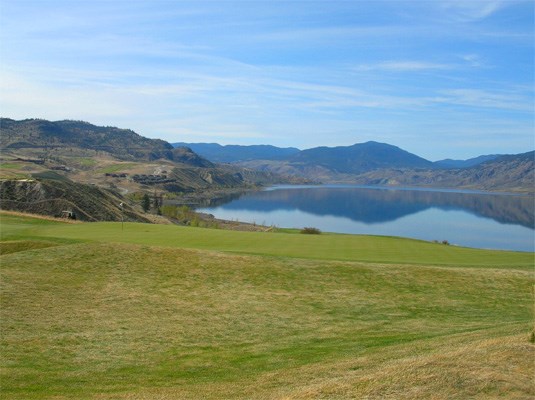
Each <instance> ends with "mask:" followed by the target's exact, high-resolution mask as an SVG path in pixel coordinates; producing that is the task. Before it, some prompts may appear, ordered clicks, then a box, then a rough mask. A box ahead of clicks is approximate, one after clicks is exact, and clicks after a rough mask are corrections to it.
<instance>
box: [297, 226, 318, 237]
mask: <svg viewBox="0 0 535 400" xmlns="http://www.w3.org/2000/svg"><path fill="white" fill-rule="evenodd" d="M301 233H304V234H307V235H319V234H320V233H321V231H320V230H319V229H318V228H312V227H305V228H303V229H301Z"/></svg>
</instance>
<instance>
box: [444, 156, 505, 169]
mask: <svg viewBox="0 0 535 400" xmlns="http://www.w3.org/2000/svg"><path fill="white" fill-rule="evenodd" d="M501 156H502V155H501V154H488V155H484V156H479V157H474V158H469V159H468V160H452V159H451V158H447V159H445V160H439V161H435V162H434V164H435V165H436V166H437V167H438V168H468V167H473V166H475V165H479V164H482V163H484V162H486V161H491V160H495V159H496V158H498V157H501Z"/></svg>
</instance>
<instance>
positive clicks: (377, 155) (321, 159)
mask: <svg viewBox="0 0 535 400" xmlns="http://www.w3.org/2000/svg"><path fill="white" fill-rule="evenodd" d="M289 161H290V162H291V163H292V164H298V165H299V164H300V165H315V166H320V167H324V168H326V169H329V170H332V171H335V172H339V173H346V174H360V173H363V172H367V171H371V170H374V169H380V168H433V163H432V162H431V161H428V160H426V159H424V158H421V157H418V156H417V155H414V154H412V153H409V152H408V151H405V150H402V149H400V148H399V147H396V146H392V145H389V144H386V143H378V142H373V141H371V142H366V143H358V144H354V145H353V146H340V147H316V148H313V149H308V150H303V151H301V152H299V153H297V154H295V155H294V156H292V157H290V158H289Z"/></svg>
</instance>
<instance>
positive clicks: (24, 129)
mask: <svg viewBox="0 0 535 400" xmlns="http://www.w3.org/2000/svg"><path fill="white" fill-rule="evenodd" d="M0 133H1V136H0V149H3V150H23V149H34V150H42V152H51V151H54V150H61V149H63V150H66V151H68V150H69V149H72V148H81V149H87V150H93V151H97V152H102V153H108V154H110V155H112V156H113V157H115V158H117V159H119V160H125V161H140V160H144V161H154V160H159V159H164V160H169V161H175V162H181V163H185V164H188V165H192V166H196V167H213V166H214V165H213V164H212V163H211V162H209V161H208V160H206V159H203V158H202V157H200V156H199V155H197V154H195V153H194V152H193V151H191V150H189V149H185V148H174V147H173V146H172V145H171V144H169V143H167V142H166V141H164V140H160V139H149V138H146V137H143V136H141V135H139V134H137V133H136V132H134V131H132V130H130V129H120V128H116V127H110V126H106V127H103V126H96V125H92V124H90V123H88V122H84V121H70V120H66V121H55V122H52V121H46V120H42V119H26V120H22V121H15V120H12V119H9V118H1V119H0Z"/></svg>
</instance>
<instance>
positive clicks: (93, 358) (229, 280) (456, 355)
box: [0, 216, 535, 399]
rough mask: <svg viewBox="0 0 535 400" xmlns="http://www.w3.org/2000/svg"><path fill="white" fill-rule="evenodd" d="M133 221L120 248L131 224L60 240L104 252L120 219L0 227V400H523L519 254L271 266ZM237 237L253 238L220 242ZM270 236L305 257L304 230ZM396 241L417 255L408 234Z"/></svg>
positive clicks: (524, 298) (525, 312)
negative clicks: (1, 250)
mask: <svg viewBox="0 0 535 400" xmlns="http://www.w3.org/2000/svg"><path fill="white" fill-rule="evenodd" d="M150 228H153V226H151V225H135V224H132V225H130V224H129V225H127V226H125V231H124V233H122V234H123V235H124V236H123V237H122V240H125V241H126V240H127V239H128V240H129V241H135V240H138V238H137V236H136V235H134V232H133V231H134V229H135V230H138V231H141V232H140V234H145V236H146V239H147V242H148V244H143V245H142V244H131V243H99V242H78V243H76V242H75V241H73V240H80V239H88V238H92V239H95V237H96V236H95V235H99V236H101V235H104V237H101V239H102V240H104V241H105V242H106V241H107V238H106V235H109V237H112V236H111V233H109V232H110V231H112V232H113V234H114V235H115V236H117V235H118V234H121V231H120V224H115V225H113V224H76V225H72V224H71V225H66V224H58V223H56V222H52V221H46V220H30V219H27V218H23V217H16V216H10V217H7V216H3V217H2V234H3V236H4V237H5V238H10V239H11V240H10V241H8V242H7V243H6V242H4V243H5V244H7V247H6V248H8V249H9V250H10V251H8V252H6V254H4V255H2V256H1V267H2V268H1V279H0V284H1V290H2V292H1V293H2V296H1V298H0V299H1V303H0V317H1V321H2V335H1V346H2V347H1V348H2V349H3V350H2V352H0V358H1V365H2V370H1V372H2V376H1V379H0V382H1V389H2V398H6V399H19V398H24V399H32V398H35V399H37V398H59V399H61V398H77V399H79V398H80V399H83V398H96V399H153V398H159V399H175V398H191V399H198V398H203V399H205V398H206V399H221V398H222V399H230V398H278V399H282V398H286V399H289V398H292V399H294V398H295V399H313V398H314V399H316V398H329V399H331V398H335V399H336V398H347V399H349V398H362V397H365V396H368V397H367V398H377V399H382V398H392V399H394V398H395V399H399V398H435V399H439V398H448V399H464V398H481V399H486V398H493V397H503V398H530V397H531V396H533V395H535V388H534V385H533V381H532V379H531V378H532V374H533V371H534V365H533V360H534V357H535V353H534V346H533V345H532V344H530V343H529V342H528V341H527V333H528V331H529V329H530V326H531V325H532V321H533V314H532V309H531V307H532V293H531V290H532V285H533V276H532V271H531V270H529V269H528V270H526V269H525V268H522V264H523V263H525V262H526V259H525V258H524V256H525V255H524V254H522V253H508V255H509V258H503V259H502V261H501V264H502V266H498V265H497V264H498V263H495V267H494V268H492V269H488V268H477V267H471V268H463V264H462V263H460V264H456V265H452V266H429V265H426V264H425V263H421V264H422V265H410V264H407V265H395V264H387V265H384V264H380V263H373V264H371V263H367V262H355V261H340V260H325V258H326V257H329V256H328V255H323V257H322V258H323V259H318V260H310V259H309V260H307V259H303V258H288V257H276V258H274V257H266V256H255V255H239V254H225V253H221V252H214V251H207V250H188V249H180V248H178V247H180V243H183V242H184V241H185V240H186V238H188V237H189V238H190V239H189V240H190V242H188V245H189V247H194V246H193V244H194V239H195V238H196V240H197V241H201V239H203V238H204V239H203V240H204V241H203V242H202V243H197V245H198V246H199V247H200V246H201V245H202V246H204V247H207V248H208V247H210V243H211V245H212V246H213V247H215V248H220V247H222V246H223V243H221V241H223V239H222V238H221V237H219V239H218V240H219V242H214V240H216V239H217V238H218V237H217V236H208V237H207V236H206V235H210V233H221V234H227V233H229V234H234V233H235V232H226V231H224V232H220V231H212V230H207V229H205V230H196V229H189V230H188V229H185V230H181V229H179V230H178V231H177V232H180V234H181V236H180V237H179V238H177V237H173V236H171V234H170V232H171V231H165V230H163V231H162V230H157V231H154V232H152V231H150ZM71 229H73V230H71ZM145 230H149V232H145ZM126 232H128V236H127V233H126ZM44 233H46V235H47V239H42V238H41V239H39V238H38V237H37V235H43V234H44ZM82 233H83V234H82ZM147 234H148V235H147ZM32 235H34V236H33V237H32ZM54 235H56V237H54ZM161 235H166V236H163V237H162V236H161ZM247 235H252V236H253V237H255V238H258V237H259V236H254V235H253V234H246V235H244V236H236V237H235V238H234V239H233V241H235V240H238V239H236V238H239V241H244V240H245V238H246V237H247ZM268 235H269V234H268ZM59 236H62V237H59ZM280 236H281V237H284V238H287V239H288V240H289V238H292V239H291V240H298V239H301V240H302V241H303V242H302V243H305V244H300V245H299V246H296V243H298V242H294V245H293V247H297V248H301V251H302V252H309V251H310V249H311V248H312V247H314V246H310V245H308V244H307V243H308V242H307V241H308V240H310V238H312V237H310V236H302V235H290V234H280ZM260 237H262V238H264V236H260ZM277 237H279V236H278V235H276V234H271V236H269V238H277ZM293 238H295V239H293ZM325 238H328V236H327V235H325ZM336 238H338V239H339V240H348V239H347V237H346V236H345V235H332V238H329V239H330V240H331V241H332V243H331V244H333V243H335V242H336ZM357 238H358V239H362V240H364V239H365V240H368V241H369V242H370V243H371V242H373V241H374V240H383V239H382V238H362V237H357ZM23 239H24V240H23ZM177 239H180V240H181V242H174V241H176V240H177ZM229 240H230V239H229ZM272 240H274V239H272ZM313 240H317V239H316V237H314V239H313ZM384 240H387V244H388V245H389V246H393V245H395V241H396V239H388V238H387V239H384ZM390 241H391V242H390ZM36 242H38V243H41V244H42V246H40V247H42V248H37V247H39V245H33V244H32V243H36ZM401 242H402V244H400V245H399V248H400V249H403V248H405V247H406V246H409V247H411V246H412V247H413V250H414V251H415V252H416V254H419V255H420V257H423V258H427V257H429V254H427V253H430V252H431V251H429V250H426V249H425V246H424V250H419V251H417V250H418V246H420V245H424V244H423V243H422V242H418V241H407V242H405V241H401ZM154 243H159V244H161V245H166V246H168V247H156V246H153V244H154ZM173 243H174V247H172V244H173ZM254 243H255V240H253V239H251V240H250V242H248V243H246V244H244V246H245V245H247V246H253V245H254ZM314 243H315V245H317V242H314ZM346 244H347V243H346V242H342V244H338V246H339V247H343V246H345V245H346ZM36 246H37V247H36ZM226 246H230V244H226ZM232 246H237V245H236V244H235V243H234V244H233V245H232ZM232 246H231V247H232ZM257 246H259V245H258V244H257ZM271 246H272V247H268V250H265V251H264V252H265V253H266V254H273V252H274V251H275V250H274V249H275V244H272V245H271ZM368 246H371V244H369V245H368ZM293 247H292V246H289V245H287V249H288V250H291V249H292V248H293ZM435 248H436V249H440V250H442V249H443V248H444V249H448V251H452V250H451V248H448V247H446V246H437V247H435ZM240 249H242V251H243V249H244V248H240ZM256 250H258V248H255V252H256ZM376 250H377V249H376ZM453 250H462V251H467V250H465V249H453ZM294 251H297V250H294ZM338 251H342V250H338ZM362 251H364V250H362ZM343 253H344V254H345V256H344V257H347V258H349V257H351V254H353V257H355V254H357V255H358V254H360V253H358V252H357V253H351V252H347V251H346V252H343ZM402 254H405V255H404V256H403V257H406V259H407V260H409V261H411V262H413V261H414V257H415V256H414V255H413V256H411V257H412V258H411V257H410V256H409V255H410V252H407V253H402ZM470 254H472V253H470ZM485 254H487V255H488V259H489V260H490V259H491V257H490V255H492V254H494V255H500V254H502V253H501V252H484V253H480V256H482V257H485ZM308 255H309V256H310V257H312V256H313V254H312V255H311V254H308ZM515 256H518V257H520V258H518V259H515ZM528 256H531V259H533V255H532V254H531V255H528ZM296 257H297V256H296ZM389 257H392V256H386V258H389ZM444 257H445V256H444ZM451 257H453V256H451ZM455 257H460V256H455ZM470 257H472V258H473V259H471V258H470ZM470 257H468V264H473V263H474V261H475V257H476V255H473V254H472V255H471V256H470ZM498 258H499V257H498ZM454 259H455V258H448V259H447V260H446V261H448V262H453V260H454ZM507 260H509V262H507ZM488 262H490V261H488ZM518 266H520V268H519V267H518Z"/></svg>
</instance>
